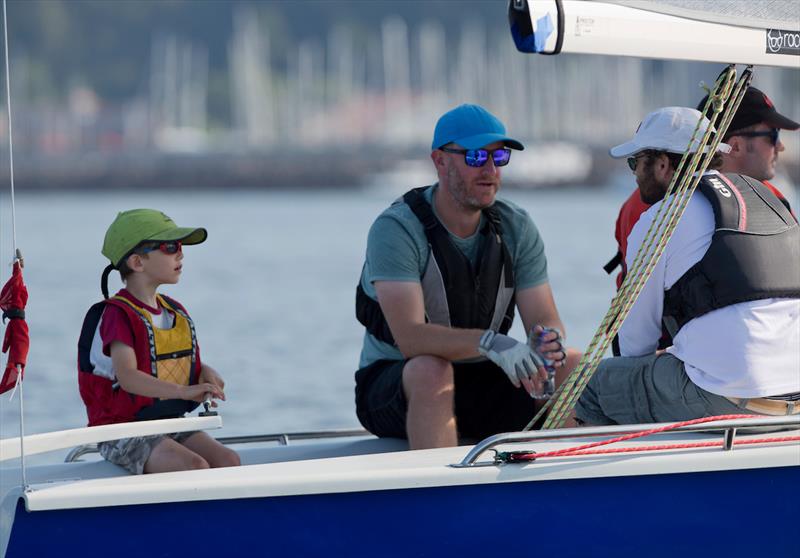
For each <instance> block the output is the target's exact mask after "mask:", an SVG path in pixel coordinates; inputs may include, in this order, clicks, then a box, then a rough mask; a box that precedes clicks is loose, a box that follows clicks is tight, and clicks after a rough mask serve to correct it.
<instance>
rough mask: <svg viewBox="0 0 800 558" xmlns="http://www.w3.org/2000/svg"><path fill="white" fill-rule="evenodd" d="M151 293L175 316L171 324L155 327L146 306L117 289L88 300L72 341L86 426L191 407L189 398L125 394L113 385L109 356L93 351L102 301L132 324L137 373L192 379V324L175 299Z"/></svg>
mask: <svg viewBox="0 0 800 558" xmlns="http://www.w3.org/2000/svg"><path fill="white" fill-rule="evenodd" d="M156 296H157V299H158V303H159V306H161V307H162V308H164V309H169V310H171V311H172V312H173V313H174V315H175V324H174V325H173V327H172V328H170V329H160V328H156V327H155V326H154V325H153V322H152V318H151V316H150V313H149V312H148V311H147V310H145V309H144V308H142V307H140V306H138V305H137V303H136V302H134V301H133V300H131V299H130V298H129V297H125V296H124V295H122V294H119V293H118V294H117V295H116V296H114V297H112V298H110V299H108V300H105V301H102V302H98V303H97V304H94V305H93V306H92V307H91V308H90V309H89V311H88V312H87V313H86V317H85V318H84V321H83V327H82V328H81V336H80V339H79V341H78V386H79V388H80V394H81V398H82V399H83V402H84V404H85V405H86V413H87V415H88V417H89V426H97V425H101V424H115V423H119V422H131V421H134V420H150V419H157V418H169V417H178V416H182V415H183V414H184V413H186V412H189V411H192V410H194V409H195V408H196V407H197V405H198V403H196V402H194V401H185V400H181V399H157V398H152V397H145V396H141V395H135V394H132V393H128V392H127V391H125V390H124V389H122V388H121V387H120V386H119V383H118V382H117V379H116V376H115V375H114V371H113V369H112V368H111V360H110V357H108V356H105V355H103V356H99V355H102V345H101V344H102V340H101V339H100V333H99V328H100V321H101V318H102V315H103V312H104V311H105V309H106V306H107V305H113V306H116V307H117V308H120V309H122V310H123V311H124V312H125V314H126V315H127V317H128V320H129V323H130V324H131V327H132V328H133V339H134V347H133V350H134V353H135V354H136V367H137V368H138V369H139V370H140V371H141V372H142V373H143V374H150V375H152V376H155V377H157V378H159V379H160V380H163V381H167V382H172V383H176V384H181V385H192V384H196V383H197V379H198V375H199V371H200V362H199V359H198V356H197V337H196V335H195V330H194V324H193V322H192V320H191V318H190V317H189V314H188V313H187V312H186V309H185V308H184V307H183V306H182V305H181V304H180V303H178V302H176V301H175V300H172V299H170V298H167V297H165V296H161V295H156ZM93 346H94V349H93V348H92V347H93ZM93 356H94V358H95V360H96V361H95V362H93V361H92V357H93ZM97 360H101V361H102V362H97Z"/></svg>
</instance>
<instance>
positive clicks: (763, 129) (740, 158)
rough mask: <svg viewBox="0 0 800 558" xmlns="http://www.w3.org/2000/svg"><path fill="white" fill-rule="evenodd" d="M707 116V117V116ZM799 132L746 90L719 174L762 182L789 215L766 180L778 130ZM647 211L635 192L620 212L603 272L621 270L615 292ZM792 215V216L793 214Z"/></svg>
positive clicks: (777, 149)
mask: <svg viewBox="0 0 800 558" xmlns="http://www.w3.org/2000/svg"><path fill="white" fill-rule="evenodd" d="M707 101H708V97H707V96H706V97H703V99H702V100H701V101H700V102H699V103H698V105H697V110H703V109H704V108H705V105H706V102H707ZM706 116H710V115H709V114H706ZM798 128H800V124H798V123H797V122H795V121H794V120H791V119H790V118H787V117H786V116H784V115H782V114H780V113H779V112H778V111H777V110H776V109H775V105H774V104H773V102H772V100H770V98H769V97H767V95H766V94H764V93H763V92H762V91H760V90H759V89H756V88H755V87H748V88H747V91H746V92H745V95H744V97H743V98H742V102H741V104H740V105H739V109H738V110H737V111H736V114H735V115H734V117H733V119H732V120H731V123H730V126H728V131H727V132H726V133H725V136H724V137H723V138H722V141H723V142H725V143H726V144H728V145H729V146H730V147H731V149H730V151H729V152H728V153H723V154H722V166H721V167H720V169H719V170H720V172H723V173H734V174H743V175H745V176H749V177H751V178H755V179H756V180H760V181H762V182H763V183H764V185H765V186H766V187H767V188H769V189H770V190H771V191H772V193H774V194H775V195H776V196H777V197H778V199H779V200H780V201H781V203H783V204H784V205H785V206H786V207H787V208H788V209H789V210H790V211H791V207H790V206H789V202H788V201H787V200H786V198H785V197H784V195H783V194H782V193H781V192H780V190H778V188H776V187H775V186H773V185H772V184H770V183H769V182H768V180H772V178H774V176H775V164H776V162H777V160H778V154H779V153H781V152H782V151H783V150H784V149H785V147H784V145H783V143H782V142H781V140H780V134H779V132H780V130H797V129H798ZM629 164H630V163H629ZM649 207H650V203H648V202H646V201H643V200H642V198H641V197H640V194H639V190H634V191H633V193H632V194H631V195H630V197H629V198H628V199H627V200H626V201H625V203H624V204H622V207H621V208H620V211H619V216H618V217H617V223H616V229H615V231H614V236H615V238H616V239H617V245H618V246H619V250H618V251H617V254H616V255H615V256H614V257H613V258H612V259H611V260H610V261H609V262H608V263H607V264H606V265H605V270H606V272H608V273H609V274H610V273H612V272H613V271H614V269H616V268H617V267H618V266H621V268H622V269H621V270H620V272H619V274H618V275H617V288H619V287H620V285H622V280H623V279H624V278H625V273H626V272H627V268H626V267H625V250H626V247H627V241H628V235H629V234H630V232H631V230H632V229H633V226H634V225H635V224H636V222H637V221H638V220H639V216H640V215H641V214H642V213H643V212H645V211H646V210H647V209H648V208H649ZM792 214H793V215H794V213H792ZM795 217H796V216H795Z"/></svg>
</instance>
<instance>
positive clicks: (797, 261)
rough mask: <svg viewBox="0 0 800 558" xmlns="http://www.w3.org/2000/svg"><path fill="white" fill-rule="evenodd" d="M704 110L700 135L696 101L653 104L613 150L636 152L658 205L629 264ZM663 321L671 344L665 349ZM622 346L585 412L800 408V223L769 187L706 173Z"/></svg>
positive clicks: (653, 414)
mask: <svg viewBox="0 0 800 558" xmlns="http://www.w3.org/2000/svg"><path fill="white" fill-rule="evenodd" d="M701 118H702V123H701V128H702V130H701V131H700V134H702V133H703V132H704V131H705V129H707V127H708V126H709V122H708V120H707V119H706V118H705V117H703V116H702V115H701V114H700V112H699V111H697V110H695V109H690V108H684V107H667V108H662V109H659V110H656V111H654V112H652V113H650V114H649V115H647V117H646V118H645V119H644V121H642V123H641V125H640V126H639V129H638V130H637V131H636V134H635V135H634V137H633V139H632V140H631V141H629V142H626V143H624V144H622V145H619V146H616V147H614V148H612V149H611V151H610V153H611V156H612V157H616V158H627V159H628V164H629V166H630V167H631V168H632V169H633V171H634V173H635V175H636V183H637V185H638V187H639V192H640V194H641V197H642V200H643V201H644V202H645V203H651V204H653V206H652V207H651V208H650V209H649V210H647V211H646V212H645V213H644V214H642V216H641V218H640V219H639V221H638V222H637V223H636V225H635V226H634V228H633V230H632V232H631V234H630V236H629V238H628V248H627V252H626V261H627V262H628V264H629V265H630V264H631V263H632V262H633V259H634V258H635V256H636V253H637V252H638V250H639V247H640V246H641V244H642V241H643V239H644V236H645V234H646V232H647V230H648V229H649V227H650V224H651V223H652V221H653V219H654V217H655V214H656V212H657V211H658V209H659V206H660V204H661V203H662V202H661V201H660V200H661V199H662V198H663V197H664V195H665V194H666V188H667V187H668V185H669V183H670V180H671V179H672V177H673V175H674V173H675V170H676V166H677V162H678V161H679V160H680V157H681V155H680V154H681V153H683V152H684V151H685V150H686V149H687V147H688V146H689V140H690V138H691V136H692V133H693V131H694V129H695V126H696V125H697V122H698V120H699V119H701ZM698 137H699V135H698ZM695 141H696V140H695ZM720 146H721V147H722V148H723V149H724V150H725V151H727V150H728V146H727V145H725V144H720ZM692 147H694V148H695V150H696V148H697V146H692ZM690 150H691V148H690ZM715 159H716V160H715V161H712V167H718V166H719V165H720V164H721V161H720V160H719V159H720V157H715ZM662 323H663V324H664V326H666V328H667V330H668V331H669V333H670V334H671V336H672V338H673V344H672V346H670V347H669V348H667V349H666V351H657V350H656V349H657V346H658V341H659V338H660V337H661V333H662ZM619 350H620V353H621V355H622V356H620V357H614V358H610V359H606V360H604V361H603V362H601V363H600V366H599V367H598V369H597V371H596V372H595V374H594V376H593V377H592V379H591V380H590V382H589V384H588V386H587V388H586V390H585V392H584V393H583V395H582V396H581V398H580V401H579V402H578V406H577V407H576V416H577V419H578V420H579V421H580V422H583V423H586V424H629V423H646V422H666V421H679V420H690V419H694V418H699V417H704V416H711V415H724V414H740V413H749V414H767V415H784V414H794V413H797V412H800V228H798V225H797V222H796V221H795V220H794V218H793V217H792V215H791V213H790V212H789V210H788V209H787V208H786V207H785V206H784V205H783V204H782V203H781V202H780V201H779V200H778V198H777V197H776V196H775V195H774V194H772V192H771V191H770V190H769V189H768V188H767V187H766V186H764V185H763V184H762V183H761V182H760V181H758V180H754V179H752V178H749V177H746V176H743V175H738V174H729V175H725V174H720V173H719V172H718V171H716V170H711V171H709V172H707V173H706V174H705V175H704V176H703V178H702V179H701V181H700V183H699V185H698V187H697V191H696V192H695V193H694V195H693V196H692V197H691V199H690V200H689V203H688V204H687V206H686V211H685V213H684V215H683V217H682V218H681V220H680V222H679V223H678V225H677V227H676V229H675V231H674V233H673V235H672V237H671V239H670V240H669V242H668V244H667V245H666V248H665V251H664V254H663V255H662V257H661V258H660V260H659V262H658V264H657V265H656V266H655V268H654V270H653V273H652V275H651V276H650V278H649V279H648V280H647V282H646V283H645V285H644V287H643V289H642V291H641V294H640V295H639V298H638V299H637V300H636V303H635V304H634V305H633V307H632V309H631V312H630V314H629V315H628V317H627V319H626V320H625V322H624V323H623V325H622V327H621V329H620V332H619Z"/></svg>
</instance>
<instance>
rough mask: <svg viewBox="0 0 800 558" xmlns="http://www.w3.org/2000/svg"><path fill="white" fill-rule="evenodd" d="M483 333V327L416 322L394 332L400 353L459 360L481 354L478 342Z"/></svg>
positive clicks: (409, 355)
mask: <svg viewBox="0 0 800 558" xmlns="http://www.w3.org/2000/svg"><path fill="white" fill-rule="evenodd" d="M483 332H484V330H481V329H457V328H451V327H446V326H441V325H436V324H415V325H410V326H407V327H406V328H405V329H404V330H402V331H399V332H393V333H394V336H395V341H396V342H397V346H398V348H399V349H400V352H401V353H403V356H404V357H406V358H413V357H415V356H419V355H432V356H438V357H440V358H443V359H445V360H449V361H456V360H464V359H468V358H475V357H477V356H480V354H479V353H478V343H479V341H480V337H481V335H482V334H483Z"/></svg>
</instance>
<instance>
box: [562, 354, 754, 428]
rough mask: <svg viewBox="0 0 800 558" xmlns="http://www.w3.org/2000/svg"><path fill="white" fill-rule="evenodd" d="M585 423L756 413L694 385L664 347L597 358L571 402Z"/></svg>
mask: <svg viewBox="0 0 800 558" xmlns="http://www.w3.org/2000/svg"><path fill="white" fill-rule="evenodd" d="M575 414H576V416H577V418H578V419H579V420H581V421H583V422H584V423H586V424H592V425H606V424H639V423H652V422H673V421H682V420H692V419H696V418H702V417H710V416H715V415H740V414H756V413H753V412H752V411H748V410H745V409H743V408H741V407H738V406H737V405H735V404H734V403H733V402H731V401H729V400H728V399H726V398H725V397H722V396H721V395H715V394H713V393H710V392H708V391H705V390H704V389H702V388H700V387H698V386H697V385H695V384H694V383H692V381H691V380H690V379H689V377H688V376H687V375H686V370H685V369H684V366H683V362H682V361H680V360H679V359H677V358H675V357H674V356H672V355H671V354H669V353H662V354H660V355H649V356H643V357H614V358H607V359H605V360H603V361H602V362H601V363H600V365H599V366H598V367H597V371H596V372H595V373H594V376H592V379H591V380H589V384H588V385H587V386H586V390H585V391H584V392H583V394H582V395H581V398H580V400H579V401H578V404H577V406H576V407H575Z"/></svg>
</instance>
